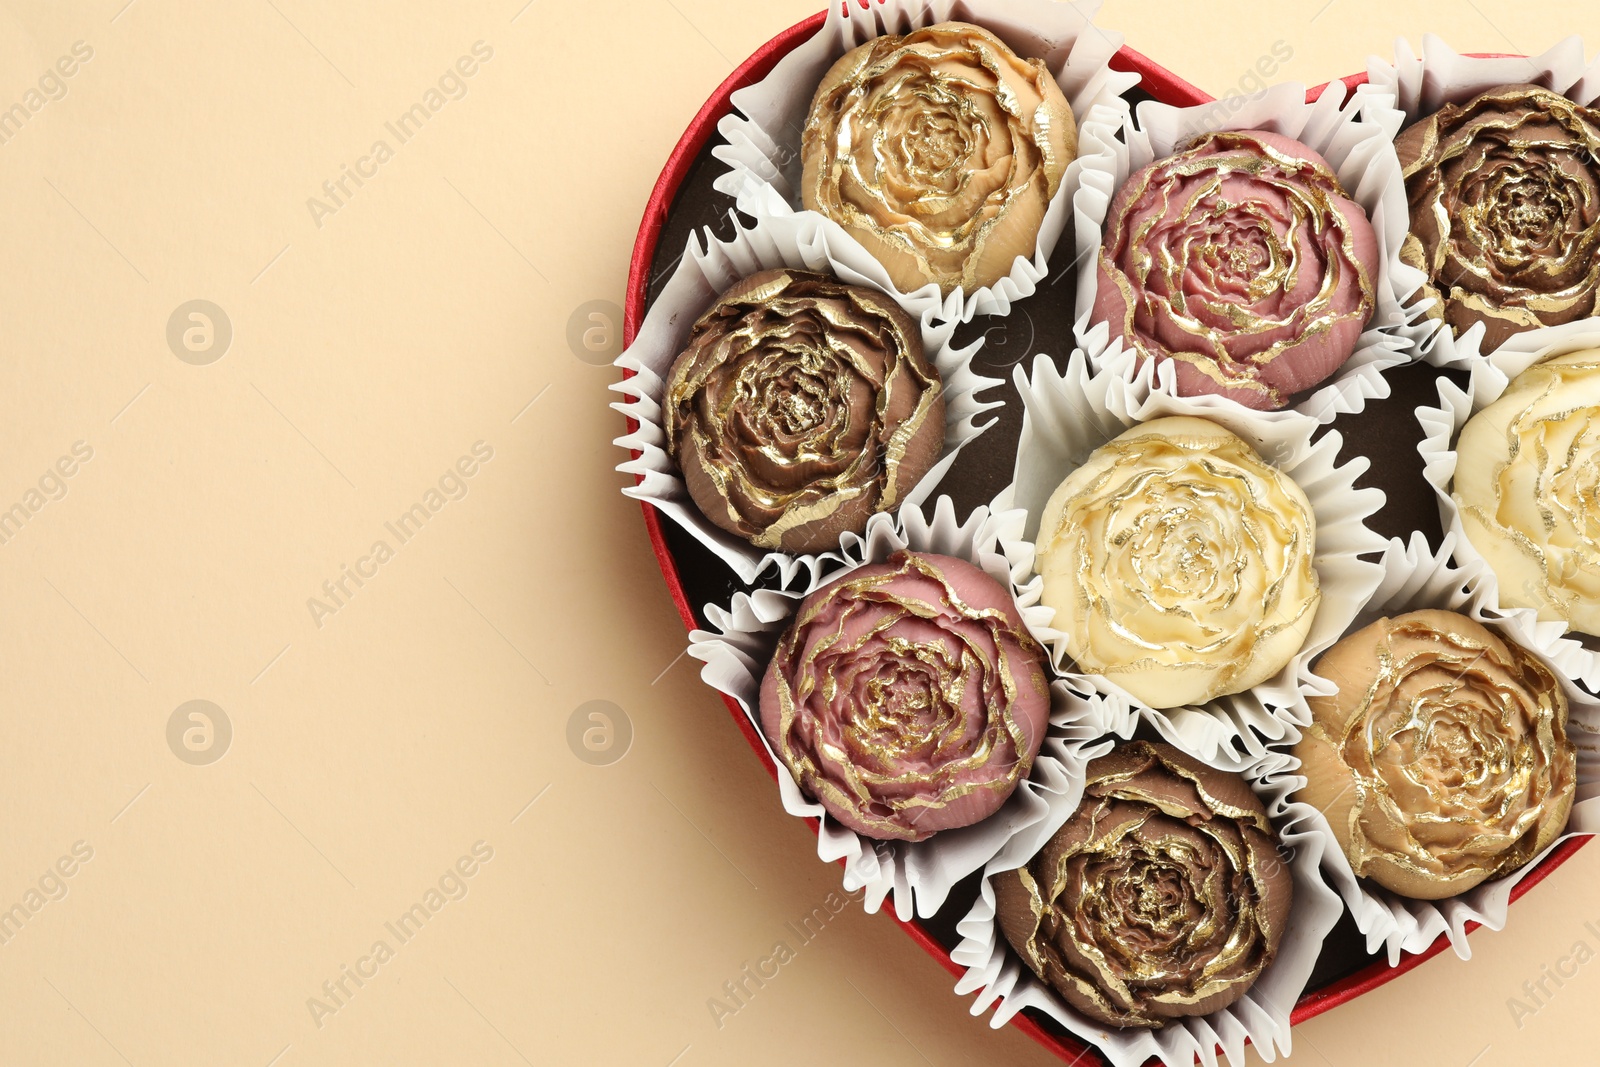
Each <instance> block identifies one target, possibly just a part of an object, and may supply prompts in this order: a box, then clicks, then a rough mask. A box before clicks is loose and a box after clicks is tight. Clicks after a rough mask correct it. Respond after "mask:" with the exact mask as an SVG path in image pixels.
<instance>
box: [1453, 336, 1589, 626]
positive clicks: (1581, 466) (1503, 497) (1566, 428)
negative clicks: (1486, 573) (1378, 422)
mask: <svg viewBox="0 0 1600 1067" xmlns="http://www.w3.org/2000/svg"><path fill="white" fill-rule="evenodd" d="M1456 453H1457V464H1456V475H1455V484H1454V485H1453V487H1452V489H1453V496H1454V498H1455V502H1456V506H1457V507H1458V508H1459V509H1460V512H1461V523H1462V526H1463V527H1464V528H1465V529H1466V532H1467V537H1468V538H1469V539H1470V540H1471V542H1472V547H1473V548H1475V549H1477V551H1478V552H1479V554H1480V555H1482V556H1483V558H1484V559H1485V560H1486V561H1487V562H1488V564H1489V566H1490V568H1491V569H1493V570H1494V572H1495V577H1496V578H1497V579H1498V580H1499V587H1500V603H1501V604H1502V605H1505V606H1508V607H1524V608H1534V609H1535V610H1537V611H1538V613H1539V617H1540V618H1541V619H1550V620H1560V621H1563V622H1565V623H1566V624H1567V625H1569V626H1571V627H1572V628H1573V629H1575V630H1579V631H1582V632H1583V633H1588V634H1600V350H1593V349H1590V350H1587V351H1582V352H1571V353H1568V354H1566V355H1562V356H1556V357H1555V358H1553V359H1548V360H1546V361H1544V362H1543V363H1538V364H1535V365H1534V366H1533V367H1530V368H1529V369H1528V370H1525V371H1523V372H1522V373H1521V374H1520V375H1518V376H1517V377H1516V378H1515V379H1514V380H1513V381H1512V382H1511V384H1510V385H1509V386H1508V387H1507V388H1506V391H1505V393H1504V394H1502V395H1501V397H1500V399H1498V400H1496V401H1495V402H1494V403H1492V404H1490V405H1489V406H1488V407H1486V408H1484V409H1483V410H1482V411H1480V412H1478V413H1477V414H1476V415H1474V416H1473V417H1472V418H1471V419H1469V420H1468V421H1467V424H1466V426H1464V427H1463V428H1462V430H1461V437H1460V438H1459V440H1458V441H1457V443H1456Z"/></svg>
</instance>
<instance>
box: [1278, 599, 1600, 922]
mask: <svg viewBox="0 0 1600 1067" xmlns="http://www.w3.org/2000/svg"><path fill="white" fill-rule="evenodd" d="M1316 670H1317V673H1318V674H1319V675H1321V676H1322V677H1324V678H1327V679H1328V680H1330V681H1332V682H1333V683H1334V684H1335V685H1336V686H1338V690H1337V692H1335V693H1334V694H1333V695H1332V696H1316V697H1311V698H1310V705H1311V711H1312V715H1313V721H1312V724H1311V725H1310V727H1308V728H1307V730H1306V732H1305V734H1304V736H1303V737H1302V739H1301V740H1300V742H1299V743H1298V744H1297V745H1296V746H1295V750H1294V754H1295V756H1296V757H1298V758H1299V759H1300V761H1301V763H1302V768H1301V773H1303V774H1304V775H1305V776H1306V779H1307V785H1306V787H1305V790H1304V791H1303V794H1302V797H1301V799H1304V800H1305V801H1306V802H1308V803H1310V804H1311V805H1313V806H1314V807H1316V808H1318V809H1319V810H1322V811H1323V812H1324V814H1325V815H1326V816H1327V819H1328V823H1329V825H1330V826H1331V827H1332V829H1333V834H1334V837H1335V838H1337V839H1338V841H1339V844H1340V846H1341V847H1342V848H1343V849H1344V852H1345V855H1346V856H1347V857H1348V858H1349V860H1350V866H1351V868H1352V869H1353V870H1354V871H1355V873H1356V874H1357V875H1360V876H1362V877H1366V878H1371V879H1372V880H1373V881H1375V882H1377V883H1378V884H1379V885H1382V886H1385V887H1386V888H1388V889H1391V890H1393V891H1394V892H1396V893H1399V894H1401V895H1403V896H1408V897H1415V898H1419V899H1424V900H1437V899H1440V898H1443V897H1448V896H1454V895H1455V894H1457V893H1461V892H1464V891H1466V890H1468V889H1471V888H1472V887H1474V886H1476V885H1479V884H1480V883H1482V882H1484V881H1487V880H1488V879H1490V878H1496V877H1499V876H1501V875H1504V874H1508V873H1510V872H1512V871H1514V870H1516V869H1517V868H1519V867H1521V866H1523V865H1524V864H1526V863H1527V862H1528V861H1529V860H1531V859H1532V858H1533V857H1534V856H1536V855H1538V854H1539V852H1541V851H1542V850H1543V849H1544V848H1545V847H1546V846H1548V845H1549V844H1550V843H1551V842H1553V841H1554V840H1555V839H1556V837H1557V836H1558V835H1559V834H1560V832H1561V830H1562V828H1563V827H1564V826H1565V825H1566V821H1567V814H1568V812H1569V811H1570V810H1571V807H1572V799H1573V790H1574V784H1575V781H1576V774H1577V763H1576V750H1575V748H1574V746H1573V744H1572V742H1571V741H1570V740H1568V738H1567V700H1566V697H1565V696H1564V695H1563V693H1562V689H1561V684H1560V682H1559V681H1558V680H1557V679H1556V677H1555V676H1554V675H1553V674H1552V673H1551V672H1550V670H1549V668H1547V667H1546V666H1545V665H1544V664H1543V663H1542V662H1541V661H1540V660H1539V659H1538V658H1537V657H1536V656H1534V655H1533V654H1532V653H1530V652H1528V651H1527V650H1525V649H1523V648H1522V647H1521V646H1519V645H1517V644H1515V643H1514V642H1511V641H1506V640H1503V639H1502V638H1500V637H1499V636H1498V635H1496V634H1495V633H1494V632H1493V631H1491V630H1489V629H1488V628H1487V627H1485V626H1483V625H1482V624H1481V623H1478V622H1476V621H1474V620H1473V619H1471V618H1468V617H1467V616H1465V615H1461V614H1458V613H1456V612H1451V611H1441V610H1437V609H1425V610H1421V611H1412V612H1407V613H1405V614H1403V615H1399V616H1396V617H1394V618H1385V619H1380V620H1378V621H1377V622H1375V623H1373V624H1371V625H1370V626H1367V627H1366V628H1365V629H1362V630H1359V631H1357V632H1356V633H1354V634H1351V635H1350V636H1348V637H1346V638H1344V639H1343V640H1342V641H1340V642H1339V643H1338V644H1336V645H1334V646H1333V648H1331V649H1329V651H1328V652H1327V654H1326V655H1325V656H1323V657H1322V659H1321V660H1320V661H1319V662H1318V664H1317V667H1316Z"/></svg>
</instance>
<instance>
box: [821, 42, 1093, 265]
mask: <svg viewBox="0 0 1600 1067" xmlns="http://www.w3.org/2000/svg"><path fill="white" fill-rule="evenodd" d="M1077 143H1078V142H1077V125H1076V123H1075V121H1074V120H1073V117H1072V109H1071V108H1070V107H1069V106H1068V105H1067V101H1066V98H1065V97H1064V96H1063V95H1062V93H1061V87H1060V86H1058V85H1057V84H1056V81H1055V78H1054V77H1053V76H1052V75H1051V73H1050V71H1049V70H1048V69H1047V68H1046V67H1045V65H1044V63H1043V62H1041V61H1040V60H1037V59H1022V58H1020V57H1018V56H1017V55H1016V53H1014V52H1012V51H1011V49H1010V48H1008V47H1007V46H1006V44H1005V42H1003V41H1001V40H1000V39H999V38H998V37H996V36H995V35H994V34H992V33H990V32H989V31H988V30H985V29H983V28H981V27H978V26H972V25H969V24H967V23H962V22H943V23H939V24H937V25H934V26H928V27H925V28H923V29H920V30H915V31H913V32H911V33H908V34H905V35H903V36H898V35H893V34H891V35H886V36H883V37H877V38H874V39H873V40H871V41H868V42H867V43H866V44H863V45H861V46H860V47H858V48H855V49H852V50H851V51H850V52H848V53H846V54H845V55H844V57H843V58H841V59H840V60H839V61H838V62H836V63H835V64H834V65H833V67H832V68H831V69H830V70H829V71H828V73H827V74H826V75H824V77H823V79H822V83H821V84H820V85H819V86H818V87H817V91H816V95H815V96H814V97H813V98H812V103H811V113H810V116H809V117H808V118H807V120H806V125H805V131H804V133H803V135H802V139H801V149H800V151H801V159H802V162H803V164H804V174H803V178H802V181H801V199H802V201H803V202H804V205H805V207H807V208H808V209H810V210H812V211H817V212H820V213H822V214H823V215H826V216H827V217H828V218H831V219H833V220H834V221H835V222H837V223H838V224H839V225H841V226H843V227H844V228H845V230H847V231H848V232H849V233H850V235H851V236H853V237H854V238H856V240H858V241H860V242H861V244H862V246H863V247H865V248H866V250H867V251H868V252H870V253H871V254H872V255H873V256H875V257H876V258H877V259H878V261H879V262H880V263H882V264H883V266H884V269H885V270H887V271H888V272H889V277H890V279H892V280H893V282H894V284H895V286H896V287H898V288H899V289H900V290H901V291H902V292H911V291H913V290H916V289H919V288H921V287H922V286H924V285H926V284H928V283H929V282H934V283H936V284H937V285H938V286H939V288H940V290H941V292H943V293H945V294H947V295H948V294H949V293H950V292H951V291H953V290H954V289H956V288H958V287H959V288H962V289H965V290H967V291H968V292H971V291H973V290H975V289H978V288H981V287H984V286H990V285H993V284H994V283H995V282H997V281H999V280H1000V279H1001V278H1003V277H1005V276H1006V275H1007V274H1008V273H1010V271H1011V267H1012V264H1013V263H1014V262H1015V260H1016V258H1017V257H1018V256H1028V255H1032V253H1033V250H1034V246H1035V244H1036V243H1037V241H1038V236H1039V227H1040V224H1041V223H1042V222H1043V221H1044V214H1045V209H1046V207H1047V206H1048V205H1049V203H1050V199H1051V198H1052V197H1053V196H1055V194H1056V190H1057V189H1058V188H1060V185H1061V179H1062V176H1063V175H1064V174H1065V173H1066V169H1067V164H1069V163H1071V162H1072V160H1073V158H1074V157H1075V156H1076V154H1077Z"/></svg>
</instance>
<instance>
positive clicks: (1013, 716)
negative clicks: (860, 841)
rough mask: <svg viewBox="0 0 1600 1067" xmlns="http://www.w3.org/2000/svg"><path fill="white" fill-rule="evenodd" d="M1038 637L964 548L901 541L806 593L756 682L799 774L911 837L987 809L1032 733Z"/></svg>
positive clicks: (767, 719) (1040, 667) (1002, 791)
mask: <svg viewBox="0 0 1600 1067" xmlns="http://www.w3.org/2000/svg"><path fill="white" fill-rule="evenodd" d="M1049 716H1050V688H1049V683H1048V682H1047V681H1046V679H1045V667H1044V651H1043V649H1042V648H1041V647H1040V646H1039V644H1038V643H1037V642H1036V641H1034V640H1033V638H1032V637H1030V636H1029V635H1028V632H1027V630H1026V629H1025V628H1024V626H1023V624H1022V618H1021V616H1020V615H1019V614H1018V613H1017V609H1016V606H1015V605H1014V604H1013V603H1012V600H1011V596H1010V594H1009V593H1008V592H1007V591H1006V590H1005V589H1004V588H1003V587H1002V586H1001V585H1000V583H998V582H996V581H995V580H994V579H993V578H990V577H989V576H988V575H987V574H985V573H983V571H981V570H979V569H978V568H977V567H975V566H973V565H972V564H970V563H967V562H965V561H963V560H959V559H954V558H952V557H949V556H940V555H933V554H931V553H923V552H904V551H903V552H897V553H895V554H894V555H893V556H891V557H890V558H889V560H888V561H887V562H885V563H879V564H869V565H867V566H863V567H859V568H857V569H856V570H853V571H850V572H849V573H847V574H845V575H843V576H842V577H840V578H838V579H836V580H835V581H832V582H830V583H828V584H827V585H825V586H823V587H822V588H820V589H818V590H816V591H815V592H813V593H811V594H810V595H809V596H807V597H806V598H805V600H804V601H802V602H801V604H800V609H799V611H798V612H796V614H795V617H794V620H793V621H792V622H791V624H790V626H789V629H788V630H787V631H786V632H785V633H784V635H783V637H782V639H781V640H780V641H779V642H778V649H777V652H776V653H775V654H774V656H773V658H772V663H771V665H770V666H769V667H768V668H767V673H766V677H765V679H764V680H763V682H762V686H761V726H762V730H763V731H764V732H765V733H766V735H767V739H768V740H769V741H770V742H771V743H772V747H773V749H774V751H775V752H776V753H777V754H778V757H779V759H780V760H781V761H782V762H783V764H784V765H785V766H786V767H788V769H789V771H790V773H791V774H793V775H794V779H795V781H796V782H797V783H798V784H799V785H800V788H801V789H803V790H804V791H805V792H806V793H808V794H809V795H810V796H812V797H814V798H815V799H816V800H817V801H818V802H819V803H821V804H822V806H823V807H824V808H826V809H827V811H828V813H829V814H830V815H832V816H833V817H834V818H836V819H838V820H839V822H841V823H842V824H844V825H845V826H848V827H849V828H850V829H852V830H855V831H857V832H858V833H861V834H864V835H866V836H868V837H871V838H876V839H879V840H899V841H921V840H923V839H925V838H927V837H929V836H930V835H932V834H934V833H936V832H937V831H939V830H949V829H954V828H955V827H959V826H969V825H971V824H972V823H975V822H978V821H980V820H982V819H985V818H987V817H988V816H989V815H992V814H993V813H994V812H995V811H996V810H997V809H999V807H1000V805H1001V804H1003V803H1004V802H1005V800H1006V798H1007V797H1009V796H1010V795H1011V793H1012V791H1013V790H1015V789H1016V787H1017V783H1018V782H1020V781H1021V780H1022V779H1023V778H1024V777H1026V776H1027V774H1028V772H1029V770H1030V769H1031V768H1032V766H1033V760H1034V757H1035V756H1036V755H1038V752H1039V745H1040V744H1041V742H1043V740H1044V734H1045V730H1046V727H1047V726H1048V722H1049Z"/></svg>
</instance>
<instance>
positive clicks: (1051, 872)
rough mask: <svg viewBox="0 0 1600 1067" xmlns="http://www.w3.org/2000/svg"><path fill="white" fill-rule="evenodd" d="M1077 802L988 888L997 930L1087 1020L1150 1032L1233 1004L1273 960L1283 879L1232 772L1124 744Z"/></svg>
mask: <svg viewBox="0 0 1600 1067" xmlns="http://www.w3.org/2000/svg"><path fill="white" fill-rule="evenodd" d="M1085 774H1086V784H1085V786H1084V795H1083V802H1082V803H1081V804H1080V805H1079V807H1078V810H1077V812H1075V813H1074V814H1073V816H1072V818H1071V819H1069V820H1068V821H1067V823H1066V824H1065V825H1064V826H1062V828H1061V829H1060V830H1058V831H1056V833H1055V836H1054V837H1052V838H1051V839H1050V841H1049V842H1048V843H1047V844H1046V845H1045V846H1044V848H1042V849H1041V850H1040V851H1039V852H1038V854H1036V855H1035V856H1034V857H1033V858H1032V859H1031V860H1029V861H1028V862H1027V863H1026V864H1024V865H1023V866H1022V867H1020V868H1018V869H1016V870H1011V871H1003V872H1001V873H999V874H996V875H995V876H994V879H993V885H994V891H995V904H996V909H997V915H998V919H999V923H1000V929H1001V931H1002V933H1004V934H1005V938H1006V940H1007V941H1008V942H1009V943H1010V944H1011V947H1012V948H1013V949H1015V950H1016V952H1017V953H1018V955H1020V956H1021V957H1022V959H1023V961H1024V962H1025V963H1026V964H1027V965H1028V967H1029V968H1030V969H1031V970H1032V971H1033V972H1034V973H1035V974H1036V975H1038V976H1039V977H1040V978H1041V979H1043V980H1044V981H1045V982H1047V983H1049V985H1050V986H1051V987H1052V988H1053V989H1054V990H1055V991H1056V992H1057V993H1059V994H1060V995H1061V997H1062V998H1063V999H1065V1000H1066V1001H1067V1003H1068V1004H1070V1005H1072V1006H1073V1007H1074V1008H1076V1009H1078V1010H1079V1011H1081V1012H1082V1013H1083V1014H1085V1015H1087V1016H1088V1017H1089V1018H1091V1019H1094V1020H1096V1021H1097V1022H1102V1023H1106V1024H1107V1025H1110V1026H1119V1027H1147V1028H1155V1027H1160V1026H1163V1025H1165V1024H1166V1023H1167V1022H1168V1020H1171V1019H1177V1018H1183V1017H1188V1016H1196V1015H1208V1014H1210V1013H1211V1012H1214V1011H1218V1010H1220V1009H1222V1008H1225V1007H1227V1006H1228V1005H1230V1004H1232V1003H1234V1002H1235V1001H1236V1000H1238V999H1239V998H1240V997H1242V996H1243V995H1244V994H1245V992H1246V991H1247V990H1249V988H1250V986H1251V985H1253V984H1254V983H1255V980H1256V979H1257V978H1258V977H1260V975H1261V973H1262V972H1263V971H1265V970H1266V969H1267V967H1268V966H1269V965H1270V964H1271V963H1272V961H1273V959H1274V958H1275V957H1276V955H1277V951H1278V945H1279V943H1280V941H1281V940H1282V938H1283V933H1284V930H1285V928H1286V927H1287V925H1288V921H1289V910H1290V907H1291V906H1292V904H1293V902H1294V878H1293V875H1292V874H1291V872H1290V870H1289V868H1288V866H1287V865H1286V864H1285V863H1284V861H1283V859H1282V858H1281V857H1280V856H1279V854H1278V852H1277V835H1276V833H1275V831H1274V830H1273V827H1272V823H1271V821H1270V820H1269V819H1268V818H1267V811H1266V808H1265V807H1264V806H1263V805H1262V803H1261V800H1260V799H1259V798H1258V797H1257V796H1256V795H1255V793H1254V792H1252V791H1251V789H1250V786H1249V784H1248V783H1247V782H1246V781H1245V780H1244V778H1243V777H1242V776H1240V775H1238V774H1232V773H1229V772H1227V771H1220V770H1216V769H1214V768H1212V767H1208V766H1206V765H1205V764H1203V763H1201V762H1199V761H1198V760H1195V759H1193V758H1191V757H1189V756H1186V755H1184V754H1183V753H1182V752H1179V751H1178V750H1177V749H1176V748H1173V747H1172V746H1170V745H1165V744H1152V743H1150V742H1146V741H1134V742H1132V743H1129V744H1125V745H1121V746H1119V747H1118V748H1116V749H1114V750H1112V751H1111V752H1110V753H1109V754H1108V755H1105V756H1102V757H1100V758H1099V759H1097V760H1094V761H1093V762H1091V763H1090V764H1089V766H1088V768H1087V770H1086V772H1085Z"/></svg>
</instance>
